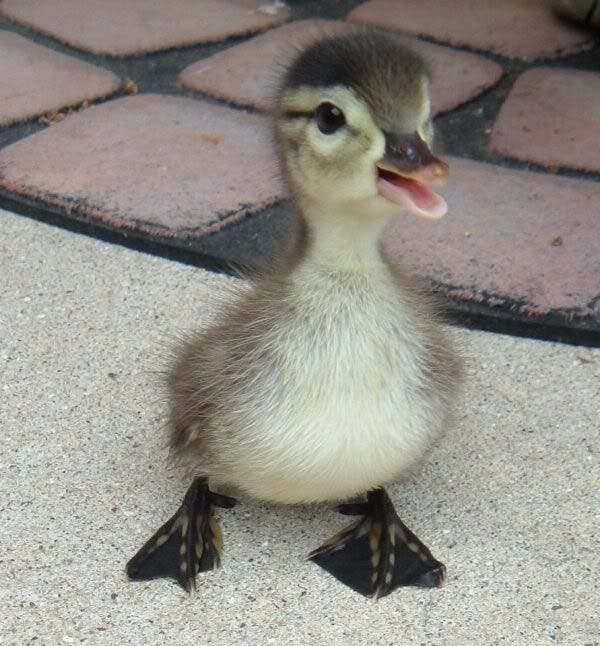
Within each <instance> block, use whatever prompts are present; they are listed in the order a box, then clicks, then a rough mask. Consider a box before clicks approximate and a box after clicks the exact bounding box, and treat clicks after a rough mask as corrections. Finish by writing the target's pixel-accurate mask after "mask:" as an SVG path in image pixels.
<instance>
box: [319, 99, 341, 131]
mask: <svg viewBox="0 0 600 646" xmlns="http://www.w3.org/2000/svg"><path fill="white" fill-rule="evenodd" d="M315 121H316V123H317V127H318V128H319V130H320V131H321V132H322V133H323V134H324V135H332V134H333V133H334V132H336V131H337V130H339V129H340V128H341V127H342V126H344V124H345V123H346V117H345V116H344V113H343V112H342V111H341V110H340V109H339V108H338V107H337V106H335V105H333V103H321V105H320V106H319V107H318V108H317V109H316V110H315Z"/></svg>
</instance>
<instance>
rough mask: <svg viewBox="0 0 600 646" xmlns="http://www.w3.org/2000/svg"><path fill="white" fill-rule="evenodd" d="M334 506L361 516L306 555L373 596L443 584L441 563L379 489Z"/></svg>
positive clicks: (341, 579)
mask: <svg viewBox="0 0 600 646" xmlns="http://www.w3.org/2000/svg"><path fill="white" fill-rule="evenodd" d="M338 510H339V511H340V512H341V513H343V514H347V515H352V516H358V515H360V516H362V518H360V519H358V520H356V521H355V522H353V523H352V524H350V525H349V526H348V527H346V528H344V529H343V530H342V531H341V532H339V533H337V534H336V535H335V536H333V537H332V538H330V539H329V540H328V541H327V542H326V543H324V544H323V545H321V547H319V548H318V549H316V550H314V551H313V552H311V554H310V555H309V558H310V559H311V560H312V561H314V562H315V563H316V564H317V565H319V566H321V567H322V568H323V569H325V570H327V572H329V573H330V574H332V575H333V576H334V577H335V578H336V579H338V581H341V582H342V583H344V584H345V585H347V586H349V587H350V588H352V589H353V590H355V591H356V592H359V593H360V594H362V595H365V596H368V597H371V596H374V597H376V598H378V597H384V596H385V595H387V594H389V593H390V592H392V591H393V590H395V589H396V588H398V587H400V586H405V585H414V586H421V587H427V588H433V587H439V586H441V585H442V583H443V581H444V577H445V573H446V568H445V567H444V565H443V564H442V563H440V562H439V561H437V560H436V559H435V558H434V557H433V556H432V554H431V552H430V551H429V550H428V549H427V547H426V546H425V545H423V543H421V541H420V540H419V539H418V538H417V537H416V536H415V535H414V534H413V533H412V532H411V531H410V529H408V527H407V526H406V525H405V524H404V523H403V522H402V521H401V520H400V519H399V518H398V515H397V514H396V511H395V509H394V506H393V504H392V501H391V500H390V499H389V497H388V495H387V494H386V492H385V491H384V490H383V489H377V490H376V491H373V492H371V493H369V495H368V498H367V502H366V503H362V504H361V503H351V504H347V505H341V506H340V507H339V508H338Z"/></svg>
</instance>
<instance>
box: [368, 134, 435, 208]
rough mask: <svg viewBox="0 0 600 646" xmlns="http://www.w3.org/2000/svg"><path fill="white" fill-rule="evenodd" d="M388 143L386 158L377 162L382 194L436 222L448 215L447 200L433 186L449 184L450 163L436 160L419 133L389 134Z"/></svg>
mask: <svg viewBox="0 0 600 646" xmlns="http://www.w3.org/2000/svg"><path fill="white" fill-rule="evenodd" d="M385 140H386V148H385V155H384V156H383V158H382V159H381V160H380V161H379V162H378V163H377V190H378V191H379V194H380V195H381V196H382V197H384V198H385V199H386V200H389V201H390V202H394V203H395V204H399V205H401V206H403V207H404V208H405V209H406V210H408V211H409V212H410V213H413V214H414V215H417V216H420V217H423V218H427V219H431V220H436V219H438V218H441V217H443V216H444V215H446V212H447V211H448V205H447V204H446V201H445V200H444V198H442V197H441V196H440V195H438V194H437V193H434V192H433V191H432V190H431V188H430V187H431V186H443V185H444V184H445V183H446V180H447V178H448V164H446V163H445V162H443V161H442V160H441V159H438V158H437V157H434V155H433V154H432V152H431V150H430V149H429V146H428V145H427V143H426V142H425V141H424V140H423V139H422V138H421V137H420V136H419V135H418V134H416V133H415V134H414V135H395V134H391V133H385Z"/></svg>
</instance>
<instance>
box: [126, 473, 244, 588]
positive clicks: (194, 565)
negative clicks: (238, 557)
mask: <svg viewBox="0 0 600 646" xmlns="http://www.w3.org/2000/svg"><path fill="white" fill-rule="evenodd" d="M234 505H235V500H234V499H233V498H230V497H229V496H222V495H220V494H217V493H214V492H212V491H210V489H209V488H208V479H207V478H196V479H195V480H194V482H192V485H191V487H190V488H189V489H188V491H187V493H186V494H185V498H184V499H183V503H182V504H181V507H180V508H179V509H178V510H177V512H176V513H175V515H174V516H172V517H171V518H170V519H169V520H168V521H167V522H166V523H165V524H164V525H163V526H162V527H161V528H160V529H159V530H158V531H157V532H156V533H155V534H154V536H152V538H151V539H150V540H149V541H147V542H146V544H145V545H144V546H143V547H142V548H141V549H140V550H139V551H138V553H137V554H136V555H135V556H134V557H133V558H132V559H131V560H130V561H129V562H128V563H127V567H126V572H127V576H129V578H130V579H133V580H136V581H145V580H147V579H157V578H161V577H164V578H169V577H171V578H174V579H176V580H177V581H178V582H179V584H180V585H181V586H182V587H183V588H185V590H186V591H187V592H191V591H192V589H193V588H194V587H195V584H196V574H198V572H205V571H207V570H213V569H215V568H218V567H219V565H220V562H221V559H220V554H221V550H222V548H223V538H222V534H221V528H220V527H219V525H218V523H217V521H216V520H215V517H214V514H213V506H215V507H233V506H234Z"/></svg>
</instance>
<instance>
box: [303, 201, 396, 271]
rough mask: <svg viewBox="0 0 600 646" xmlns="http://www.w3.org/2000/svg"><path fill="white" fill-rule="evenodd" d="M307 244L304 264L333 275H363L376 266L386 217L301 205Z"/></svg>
mask: <svg viewBox="0 0 600 646" xmlns="http://www.w3.org/2000/svg"><path fill="white" fill-rule="evenodd" d="M301 213H302V216H303V218H304V221H305V223H306V228H307V234H308V236H307V238H308V244H307V247H306V252H305V262H310V263H314V264H316V265H319V266H321V267H329V268H331V269H334V270H337V271H358V272H360V271H365V270H369V269H372V268H373V267H376V266H380V265H381V264H382V263H383V262H384V261H383V258H382V255H381V245H380V242H381V237H382V235H383V229H384V227H385V225H386V224H387V222H388V220H389V217H387V216H381V215H373V214H371V213H369V211H368V210H366V209H365V210H361V209H360V208H356V207H343V206H339V205H329V206H328V207H325V208H324V206H323V205H318V206H317V205H312V207H311V205H306V204H303V208H302V211H301Z"/></svg>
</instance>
